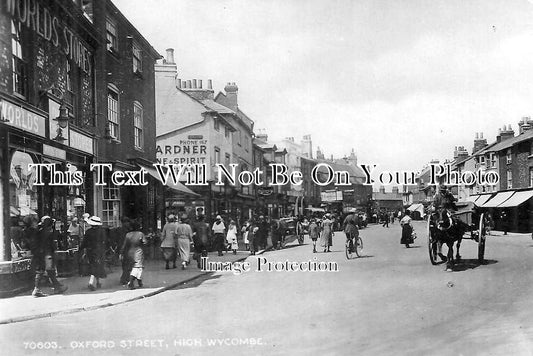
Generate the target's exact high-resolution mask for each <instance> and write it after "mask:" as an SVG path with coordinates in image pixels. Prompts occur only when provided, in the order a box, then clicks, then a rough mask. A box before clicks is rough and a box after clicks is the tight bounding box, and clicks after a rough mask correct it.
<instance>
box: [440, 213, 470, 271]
mask: <svg viewBox="0 0 533 356" xmlns="http://www.w3.org/2000/svg"><path fill="white" fill-rule="evenodd" d="M431 219H432V221H433V224H432V228H431V234H432V236H433V238H434V239H435V240H436V241H437V243H438V244H439V256H440V258H441V259H442V260H443V261H446V271H451V270H452V268H453V265H454V264H455V261H456V260H457V261H459V260H461V255H460V254H459V250H460V248H461V241H462V239H463V235H464V234H465V232H466V231H468V225H467V224H466V223H465V222H463V221H461V220H460V219H457V218H454V217H453V215H452V213H451V212H450V210H448V209H445V208H441V209H438V210H437V211H436V212H435V213H433V214H432V215H431ZM455 242H457V253H456V256H455V260H454V258H453V244H454V243H455ZM442 244H446V245H447V246H448V254H447V256H446V257H445V256H443V255H442V253H441V252H440V247H441V246H442Z"/></svg>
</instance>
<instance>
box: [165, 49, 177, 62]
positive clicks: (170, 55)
mask: <svg viewBox="0 0 533 356" xmlns="http://www.w3.org/2000/svg"><path fill="white" fill-rule="evenodd" d="M166 63H167V64H176V63H175V62H174V48H167V58H166Z"/></svg>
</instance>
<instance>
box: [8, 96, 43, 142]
mask: <svg viewBox="0 0 533 356" xmlns="http://www.w3.org/2000/svg"><path fill="white" fill-rule="evenodd" d="M0 119H1V120H2V121H5V122H6V123H7V124H8V125H10V126H14V127H17V128H19V129H22V130H24V131H27V132H31V133H33V134H36V135H39V136H42V137H45V135H46V118H45V117H44V116H41V115H37V114H35V113H33V112H31V111H29V110H26V109H24V108H22V107H21V106H18V105H15V104H13V103H10V102H9V101H6V100H0ZM6 120H7V121H6Z"/></svg>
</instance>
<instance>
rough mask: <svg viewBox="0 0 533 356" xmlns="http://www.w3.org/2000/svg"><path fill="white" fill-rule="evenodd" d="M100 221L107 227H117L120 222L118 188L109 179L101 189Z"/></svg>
mask: <svg viewBox="0 0 533 356" xmlns="http://www.w3.org/2000/svg"><path fill="white" fill-rule="evenodd" d="M102 195H103V196H102V201H103V210H102V215H103V217H102V222H103V223H104V224H105V225H107V226H109V227H118V226H119V223H120V189H119V187H118V186H116V185H114V184H113V182H112V181H111V179H107V184H106V185H104V186H103V190H102Z"/></svg>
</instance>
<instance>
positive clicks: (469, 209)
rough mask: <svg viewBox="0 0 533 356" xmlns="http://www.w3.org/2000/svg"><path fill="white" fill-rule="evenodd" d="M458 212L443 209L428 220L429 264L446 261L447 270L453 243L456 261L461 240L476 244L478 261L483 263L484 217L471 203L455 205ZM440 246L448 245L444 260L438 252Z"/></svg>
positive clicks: (451, 258)
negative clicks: (455, 250) (455, 248)
mask: <svg viewBox="0 0 533 356" xmlns="http://www.w3.org/2000/svg"><path fill="white" fill-rule="evenodd" d="M457 208H458V211H456V212H451V211H448V210H445V209H442V210H440V211H437V212H435V213H433V214H431V216H430V217H429V218H428V223H427V235H428V250H429V259H430V261H431V264H433V265H436V264H439V262H438V258H439V257H440V258H441V259H442V260H443V261H447V262H448V265H447V268H451V266H450V264H452V263H453V243H454V242H457V257H456V258H457V259H458V260H459V259H460V258H461V256H460V255H459V248H460V245H461V240H463V239H469V240H474V241H475V242H477V243H478V261H479V263H483V262H484V258H485V241H486V235H487V229H486V222H485V216H484V214H483V213H481V212H480V211H479V210H478V209H479V208H478V207H477V206H476V205H475V204H474V203H471V202H468V203H457ZM442 244H447V245H448V249H449V250H448V256H447V258H444V257H443V255H442V254H441V252H440V248H441V246H442Z"/></svg>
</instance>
